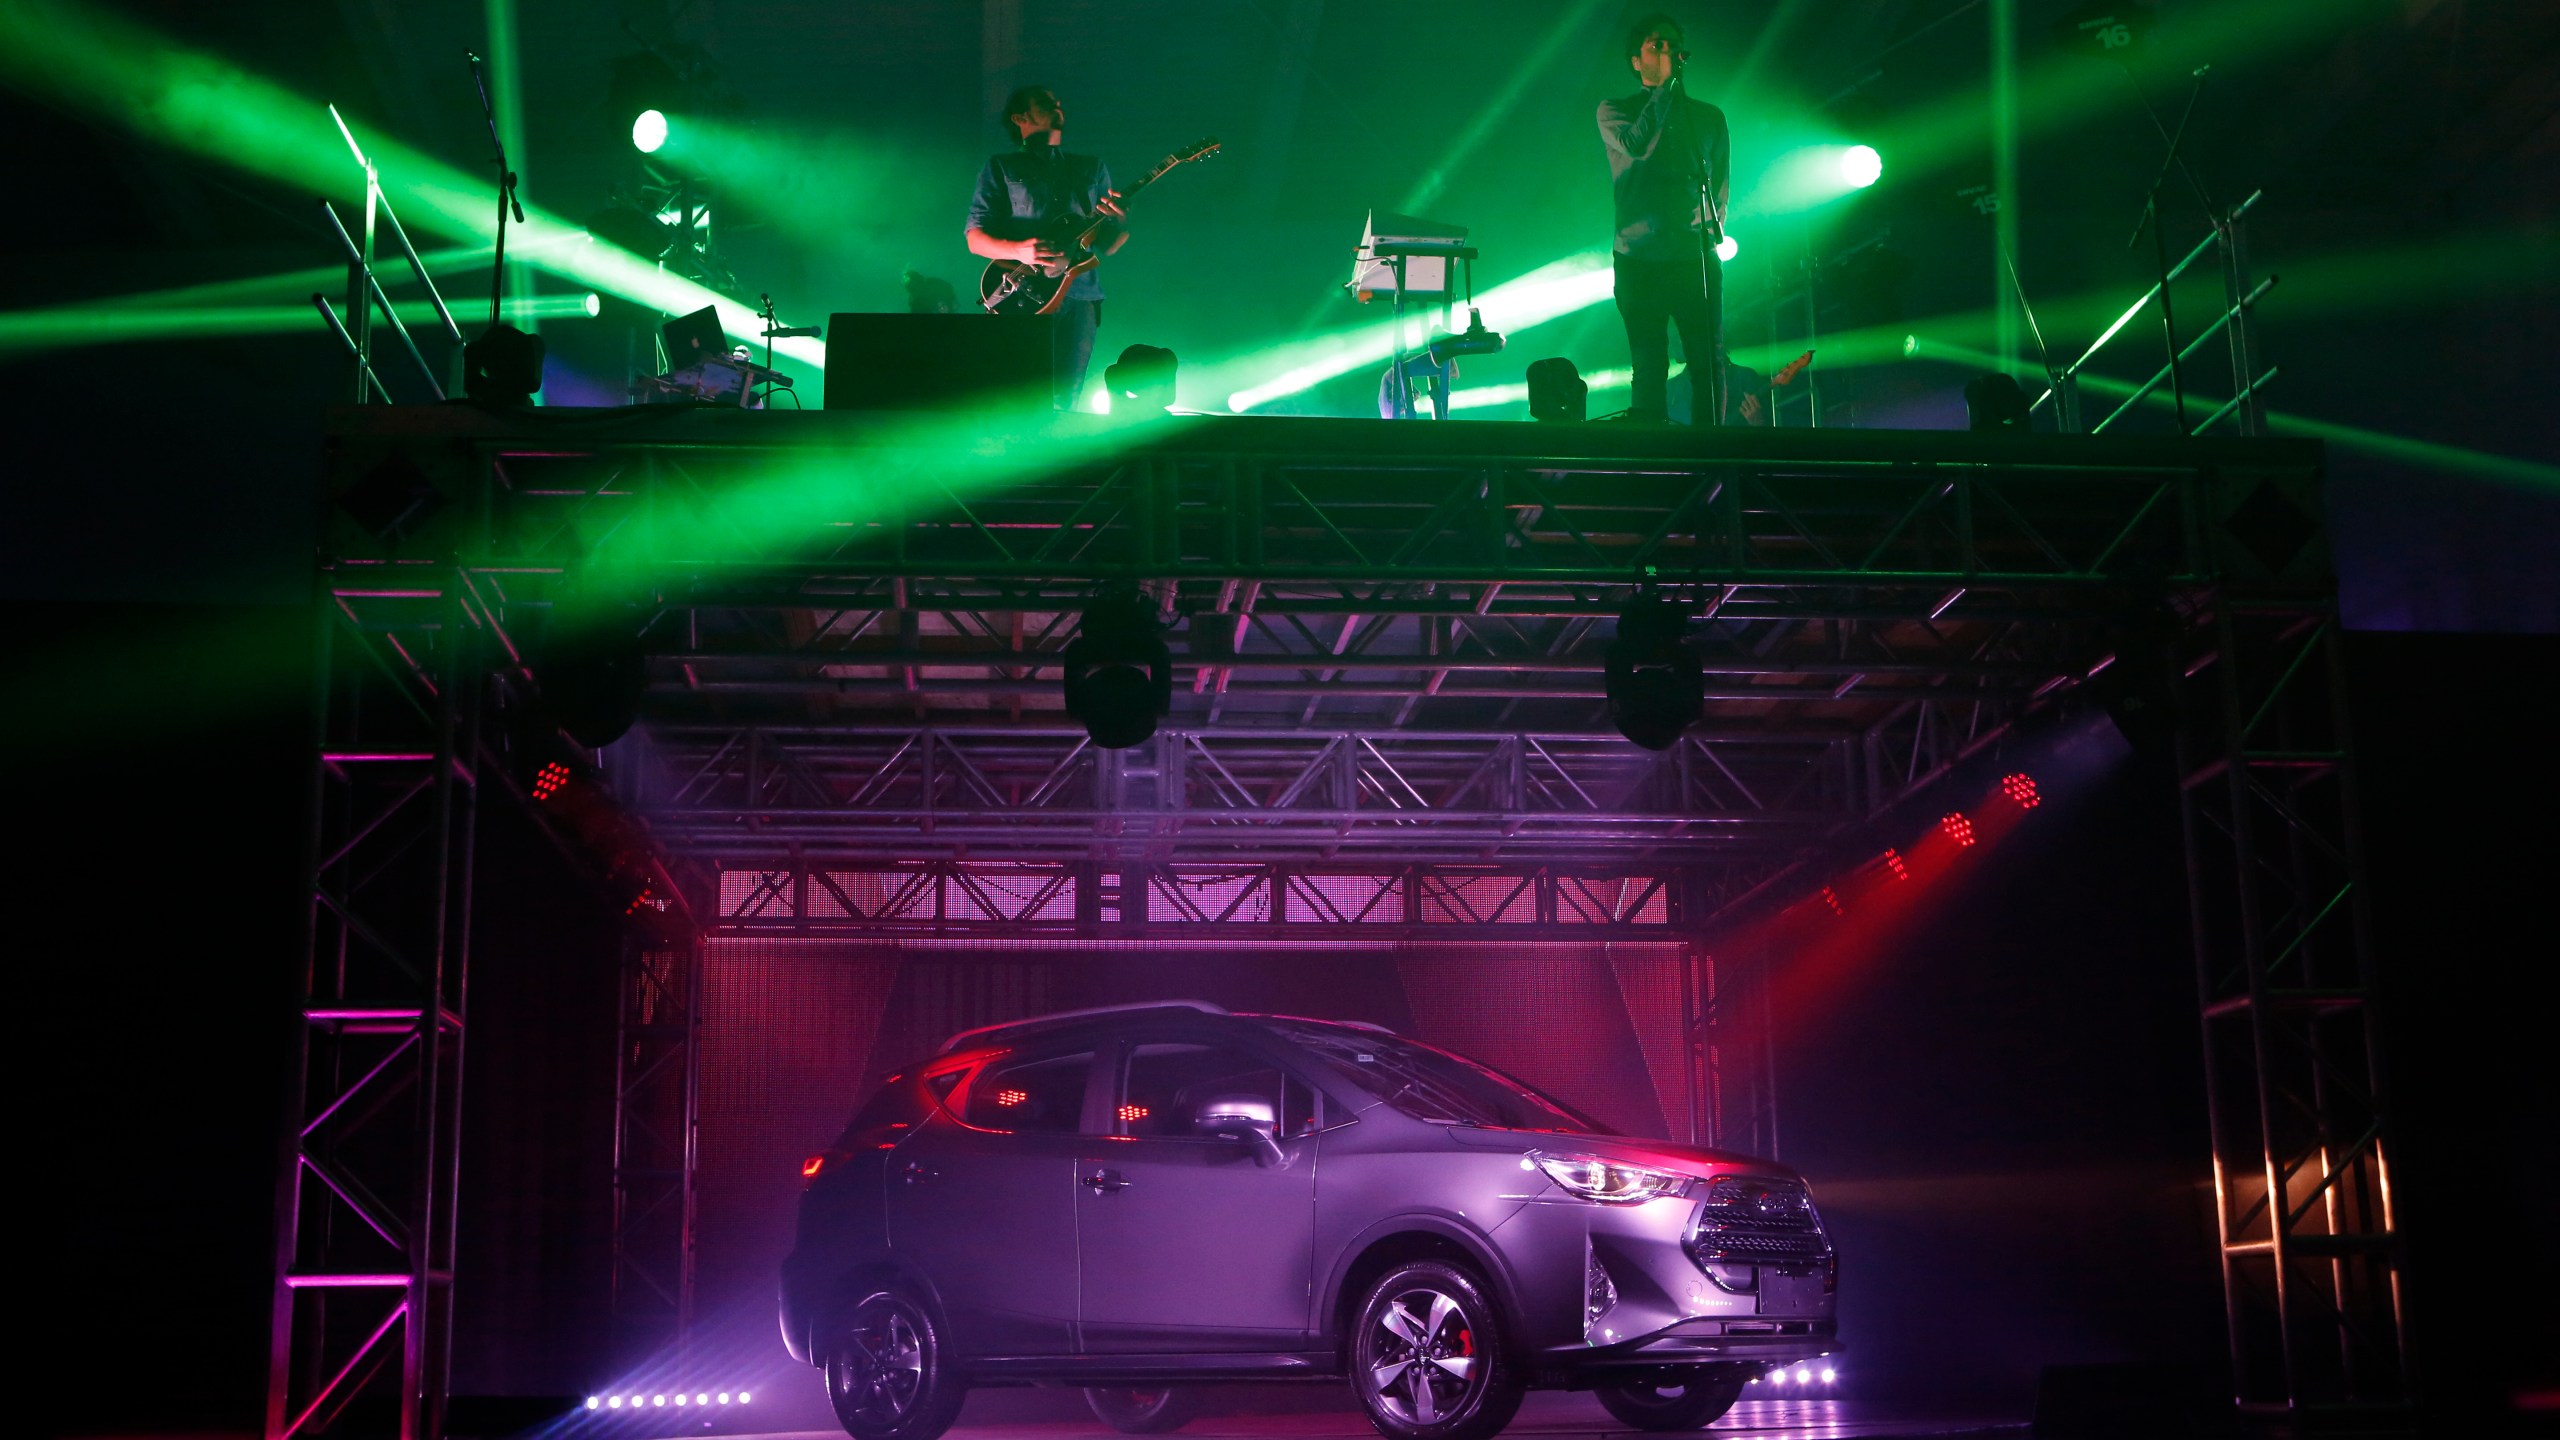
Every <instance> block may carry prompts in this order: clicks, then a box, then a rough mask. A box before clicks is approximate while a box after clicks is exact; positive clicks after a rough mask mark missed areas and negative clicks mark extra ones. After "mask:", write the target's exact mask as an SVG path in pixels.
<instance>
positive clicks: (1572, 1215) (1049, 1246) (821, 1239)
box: [782, 1003, 1839, 1440]
mask: <svg viewBox="0 0 2560 1440" xmlns="http://www.w3.org/2000/svg"><path fill="white" fill-rule="evenodd" d="M803 1169H804V1171H805V1173H806V1174H807V1177H808V1179H807V1190H806V1193H805V1194H803V1196H802V1197H801V1202H800V1224H799V1235H798V1240H797V1243H796V1244H795V1246H794V1247H793V1249H792V1252H791V1255H790V1257H789V1258H788V1259H787V1260H786V1261H785V1262H784V1264H783V1272H782V1334H783V1339H784V1342H785V1343H786V1344H787V1345H788V1346H789V1347H790V1350H791V1353H792V1355H793V1357H794V1358H796V1359H799V1360H802V1361H804V1362H807V1363H809V1364H812V1365H815V1366H817V1367H819V1368H820V1369H822V1370H823V1371H824V1372H825V1375H826V1382H827V1393H828V1395H829V1397H830V1398H831V1399H832V1400H833V1401H834V1404H835V1410H836V1415H837V1418H838V1419H839V1420H841V1421H842V1422H843V1424H844V1427H845V1429H846V1431H847V1432H849V1433H850V1434H852V1435H853V1436H854V1437H856V1440H934V1437H935V1436H938V1435H940V1434H941V1433H942V1432H943V1430H944V1429H946V1428H947V1427H948V1426H949V1425H950V1424H951V1421H952V1419H953V1417H954V1416H956V1415H957V1414H958V1413H959V1410H960V1402H961V1400H962V1398H963V1397H964V1395H965V1394H966V1392H967V1390H968V1389H969V1388H970V1387H971V1386H980V1385H1021V1384H1030V1383H1042V1384H1062V1383H1063V1384H1067V1385H1074V1386H1080V1387H1084V1388H1085V1390H1086V1393H1087V1396H1088V1398H1089V1399H1090V1400H1091V1401H1092V1403H1093V1405H1094V1408H1095V1410H1096V1412H1097V1413H1098V1414H1100V1415H1101V1416H1102V1417H1103V1418H1104V1419H1105V1420H1108V1421H1110V1422H1111V1423H1112V1424H1114V1425H1116V1426H1118V1427H1119V1428H1120V1429H1122V1430H1126V1431H1129V1432H1132V1433H1147V1432H1154V1431H1164V1430H1171V1429H1174V1428H1176V1427H1178V1426H1179V1425H1180V1424H1181V1423H1182V1422H1183V1420H1184V1419H1185V1418H1187V1415H1188V1413H1189V1411H1188V1404H1187V1401H1188V1391H1187V1387H1189V1386H1192V1385H1195V1384H1199V1383H1203V1382H1213V1381H1235V1380H1275V1379H1285V1378H1291V1377H1338V1378H1343V1379H1347V1380H1348V1381H1349V1382H1350V1385H1351V1391H1352V1393H1353V1395H1355V1396H1357V1397H1358V1399H1359V1402H1360V1404H1361V1406H1362V1408H1363V1409H1365V1410H1366V1411H1367V1412H1368V1415H1369V1419H1370V1421H1371V1423H1373V1424H1374V1425H1375V1426H1376V1427H1377V1429H1378V1431H1379V1433H1380V1434H1382V1435H1385V1436H1387V1437H1389V1440H1482V1437H1486V1436H1490V1435H1493V1434H1494V1433H1496V1432H1497V1431H1499V1430H1501V1429H1502V1427H1503V1426H1504V1425H1505V1424H1507V1423H1508V1422H1509V1421H1510V1419H1511V1417H1512V1415H1513V1413H1514V1412H1515V1411H1516V1410H1517V1409H1518V1408H1519V1404H1520V1397H1521V1394H1522V1392H1523V1391H1524V1390H1526V1389H1528V1388H1529V1387H1532V1386H1536V1387H1540V1388H1556V1389H1588V1390H1592V1391H1596V1392H1597V1394H1598V1397H1599V1400H1600V1402H1601V1404H1603V1405H1604V1406H1606V1407H1607V1408H1608V1410H1609V1412H1610V1413H1611V1414H1613V1415H1615V1416H1616V1417H1618V1419H1620V1420H1621V1421H1623V1422H1625V1423H1626V1424H1628V1425H1631V1426H1634V1427H1636V1428H1638V1429H1644V1430H1680V1429H1693V1428H1696V1427H1698V1426H1701V1425H1705V1424H1707V1423H1708V1422H1709V1421H1711V1420H1714V1419H1715V1418H1716V1417H1717V1416H1719V1415H1722V1414H1723V1413H1724V1412H1725V1410H1726V1409H1728V1408H1729V1407H1730V1406H1731V1405H1732V1404H1733V1402H1734V1400H1735V1398H1736V1397H1737V1396H1738V1395H1739V1394H1740V1393H1741V1390H1742V1387H1743V1385H1744V1384H1745V1383H1747V1382H1748V1381H1749V1380H1750V1378H1751V1377H1753V1376H1755V1375H1757V1374H1759V1373H1761V1372H1762V1371H1764V1370H1766V1369H1768V1368H1770V1367H1771V1366H1773V1365H1775V1364H1778V1363H1781V1362H1786V1361H1793V1360H1799V1359H1806V1358H1810V1357H1813V1356H1817V1355H1823V1354H1827V1353H1830V1352H1831V1351H1834V1350H1836V1349H1837V1348H1839V1347H1838V1345H1837V1343H1836V1342H1835V1340H1834V1334H1835V1327H1834V1321H1833V1305H1834V1299H1835V1296H1834V1291H1835V1289H1836V1286H1837V1280H1838V1275H1839V1263H1838V1259H1837V1257H1836V1256H1835V1255H1834V1254H1833V1251H1832V1248H1831V1243H1830V1241H1829V1240H1828V1238H1826V1237H1825V1235H1824V1234H1823V1229H1822V1221H1821V1219H1820V1217H1819V1216H1818V1215H1817V1214H1816V1213H1815V1211H1814V1208H1813V1200H1812V1197H1811V1196H1810V1195H1809V1194H1808V1193H1807V1191H1806V1189H1805V1184H1804V1181H1803V1179H1802V1178H1801V1177H1799V1176H1797V1175H1796V1174H1794V1173H1793V1172H1791V1171H1789V1170H1786V1169H1785V1168H1783V1167H1781V1166H1778V1165H1776V1164H1773V1163H1771V1162H1769V1161H1765V1160H1755V1159H1752V1158H1750V1157H1748V1156H1744V1155H1734V1154H1727V1153H1723V1152H1720V1151H1713V1150H1701V1149H1695V1148H1691V1147H1688V1146H1681V1145H1671V1144H1666V1143H1663V1142H1660V1141H1654V1140H1640V1139H1633V1138H1630V1137H1626V1136H1621V1135H1617V1134H1614V1133H1612V1132H1611V1131H1610V1130H1609V1128H1608V1127H1607V1126H1605V1125H1602V1124H1600V1123H1599V1122H1598V1121H1595V1120H1593V1119H1591V1118H1590V1117H1588V1116H1586V1115H1583V1114H1581V1113H1580V1112H1578V1111H1576V1110H1574V1109H1573V1108H1572V1107H1570V1106H1568V1105H1565V1104H1563V1103H1561V1102H1559V1101H1557V1100H1554V1099H1551V1098H1549V1097H1548V1096H1546V1095H1543V1094H1540V1093H1539V1092H1538V1091H1537V1090H1535V1089H1533V1088H1531V1087H1530V1086H1528V1085H1524V1084H1522V1083H1521V1082H1519V1081H1517V1080H1514V1079H1512V1078H1511V1077H1509V1076H1507V1075H1504V1074H1502V1073H1500V1072H1498V1071H1495V1070H1492V1069H1489V1068H1487V1067H1486V1066H1483V1065H1479V1064H1476V1063H1474V1062H1473V1061H1470V1060H1467V1059H1464V1058H1462V1057H1460V1056H1457V1055H1453V1054H1451V1053H1449V1052H1448V1051H1445V1050H1440V1049H1435V1048H1433V1047H1432V1046H1429V1045H1424V1044H1421V1043H1419V1042H1417V1041H1414V1040H1409V1039H1405V1038H1402V1037H1400V1036H1397V1035H1395V1034H1393V1033H1391V1032H1389V1031H1386V1030H1382V1029H1379V1028H1376V1027H1374V1026H1366V1025H1357V1024H1342V1023H1336V1022H1329V1021H1320V1020H1302V1019H1294V1018H1291V1017H1287V1016H1280V1015H1239V1014H1229V1013H1227V1012H1226V1011H1223V1010H1220V1009H1218V1008H1217V1007H1215V1006H1210V1005H1202V1004H1193V1003H1182V1004H1159V1005H1146V1006H1130V1007H1115V1008H1112V1009H1108V1010H1099V1011H1078V1012H1074V1013H1071V1014H1064V1015H1051V1016H1045V1017H1042V1018H1040V1019H1036V1020H1026V1021H1022V1022H1019V1023H1016V1024H1011V1025H1002V1026H995V1027H991V1028H988V1029H984V1030H972V1031H969V1032H967V1033H965V1034H962V1035H958V1036H955V1037H953V1038H952V1039H951V1040H950V1041H948V1042H947V1043H945V1044H944V1046H943V1047H942V1050H941V1052H940V1053H939V1054H937V1055H936V1056H934V1058H932V1059H931V1060H929V1061H926V1062H925V1063H923V1064H920V1065H917V1066H915V1067H913V1068H911V1069H909V1070H907V1071H906V1072H904V1073H902V1074H898V1075H893V1076H891V1077H889V1080H888V1081H887V1083H886V1084H885V1085H884V1086H883V1087H882V1088H881V1090H880V1092H879V1093H878V1094H876V1095H874V1096H872V1097H871V1099H870V1100H869V1101H868V1102H867V1103H865V1104H864V1105H863V1106H862V1108H861V1110H860V1112H859V1113H858V1114H856V1115H855V1116H854V1118H853V1123H852V1124H851V1125H849V1126H847V1127H846V1129H845V1132H844V1135H843V1137H842V1138H841V1139H839V1140H838V1141H837V1142H836V1144H835V1146H834V1148H832V1149H830V1150H828V1151H827V1152H826V1153H825V1154H823V1155H821V1156H818V1157H816V1158H815V1159H813V1160H811V1161H810V1162H809V1163H808V1164H807V1165H806V1166H804V1167H803Z"/></svg>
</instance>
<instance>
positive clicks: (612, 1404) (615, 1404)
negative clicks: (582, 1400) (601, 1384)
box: [587, 1395, 622, 1410]
mask: <svg viewBox="0 0 2560 1440" xmlns="http://www.w3.org/2000/svg"><path fill="white" fill-rule="evenodd" d="M587 1403H589V1404H594V1403H595V1402H594V1401H589V1402H587ZM604 1408H606V1409H607V1410H619V1409H621V1408H622V1397H621V1396H619V1395H616V1396H613V1397H612V1398H610V1399H608V1400H606V1401H605V1402H604Z"/></svg>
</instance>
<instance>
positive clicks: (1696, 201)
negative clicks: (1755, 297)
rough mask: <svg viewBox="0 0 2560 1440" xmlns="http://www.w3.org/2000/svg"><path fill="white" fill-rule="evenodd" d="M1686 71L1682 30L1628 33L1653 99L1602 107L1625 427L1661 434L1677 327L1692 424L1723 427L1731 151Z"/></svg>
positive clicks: (1631, 56)
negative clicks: (1625, 382) (1722, 245)
mask: <svg viewBox="0 0 2560 1440" xmlns="http://www.w3.org/2000/svg"><path fill="white" fill-rule="evenodd" d="M1688 59H1689V56H1688V50H1687V47H1686V44H1685V42H1684V39H1683V37H1682V35H1681V32H1680V26H1679V24H1678V22H1676V21H1674V20H1672V19H1671V17H1669V16H1667V15H1649V16H1646V17H1645V18H1644V19H1642V20H1639V21H1637V22H1636V23H1635V25H1634V27H1633V28H1632V29H1630V30H1629V31H1628V32H1627V64H1628V66H1629V68H1631V69H1633V70H1634V71H1635V73H1636V78H1637V79H1638V80H1641V81H1642V82H1644V88H1643V89H1641V90H1638V91H1637V92H1635V93H1634V94H1632V95H1623V96H1620V97H1619V98H1617V99H1615V100H1604V101H1602V102H1600V143H1601V146H1602V147H1603V148H1604V149H1606V150H1607V151H1608V154H1609V183H1610V188H1611V191H1612V193H1613V198H1614V200H1615V202H1616V210H1617V221H1618V244H1617V255H1616V265H1617V299H1618V317H1619V319H1621V320H1623V321H1624V322H1625V323H1626V327H1627V354H1628V358H1629V360H1630V361H1631V362H1632V363H1633V365H1634V367H1635V383H1634V386H1633V390H1632V394H1631V396H1630V402H1629V404H1628V406H1627V418H1628V419H1629V420H1633V421H1639V422H1651V423H1653V424H1657V425H1658V424H1661V423H1663V422H1664V421H1665V420H1667V419H1668V418H1669V416H1668V411H1667V405H1666V400H1665V396H1666V393H1667V391H1668V390H1669V386H1670V375H1671V339H1670V334H1669V329H1668V327H1669V326H1671V325H1678V326H1679V327H1680V349H1681V352H1682V354H1683V356H1684V357H1685V358H1686V359H1687V360H1688V363H1689V414H1690V417H1691V421H1692V423H1694V424H1699V425H1720V424H1722V423H1724V398H1725V397H1724V388H1725V387H1724V262H1723V261H1722V260H1721V259H1719V258H1717V255H1716V245H1717V242H1719V241H1721V240H1722V239H1723V238H1724V232H1723V216H1724V208H1725V201H1726V199H1727V198H1728V197H1729V195H1730V194H1731V193H1732V186H1733V142H1732V137H1731V135H1730V134H1729V132H1728V131H1727V130H1726V128H1725V119H1724V112H1723V111H1722V110H1719V109H1717V108H1716V107H1715V106H1713V105H1709V104H1707V103H1706V102H1705V101H1703V100H1695V99H1692V98H1690V96H1689V93H1688V87H1687V85H1686V84H1684V83H1683V81H1682V71H1683V70H1684V69H1685V68H1686V66H1687V63H1688ZM1710 197H1712V198H1710Z"/></svg>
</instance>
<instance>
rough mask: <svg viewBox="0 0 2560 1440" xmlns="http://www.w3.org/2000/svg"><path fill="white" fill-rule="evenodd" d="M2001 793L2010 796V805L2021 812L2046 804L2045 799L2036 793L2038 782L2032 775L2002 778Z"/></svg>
mask: <svg viewBox="0 0 2560 1440" xmlns="http://www.w3.org/2000/svg"><path fill="white" fill-rule="evenodd" d="M2000 793H2001V794H2003V795H2006V796H2008V797H2009V803H2010V804H2012V805H2015V806H2017V807H2018V808H2019V809H2021V810H2033V809H2034V808H2036V806H2038V805H2040V804H2042V803H2044V797H2043V796H2042V795H2039V794H2037V793H2036V781H2035V777H2034V776H2032V775H2026V774H2018V775H2006V776H2003V777H2001V780H2000Z"/></svg>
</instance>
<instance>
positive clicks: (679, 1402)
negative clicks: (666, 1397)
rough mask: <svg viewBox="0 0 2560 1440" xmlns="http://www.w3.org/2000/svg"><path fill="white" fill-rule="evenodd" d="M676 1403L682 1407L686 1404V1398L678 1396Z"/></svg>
mask: <svg viewBox="0 0 2560 1440" xmlns="http://www.w3.org/2000/svg"><path fill="white" fill-rule="evenodd" d="M676 1403H677V1404H678V1405H682V1404H683V1403H684V1397H683V1396H681V1395H679V1396H677V1397H676Z"/></svg>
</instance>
